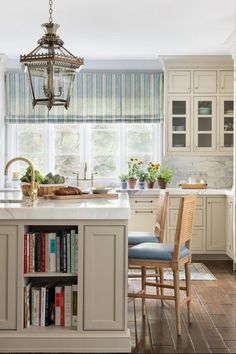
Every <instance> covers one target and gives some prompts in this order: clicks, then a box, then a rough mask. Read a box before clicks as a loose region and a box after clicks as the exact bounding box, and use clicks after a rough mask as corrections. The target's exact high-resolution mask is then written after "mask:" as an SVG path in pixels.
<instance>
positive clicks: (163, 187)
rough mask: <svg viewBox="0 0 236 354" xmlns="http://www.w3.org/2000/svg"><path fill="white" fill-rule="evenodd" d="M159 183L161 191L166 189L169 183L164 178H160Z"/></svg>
mask: <svg viewBox="0 0 236 354" xmlns="http://www.w3.org/2000/svg"><path fill="white" fill-rule="evenodd" d="M157 181H158V184H159V187H160V188H161V189H166V184H167V183H166V182H165V181H164V180H163V179H162V178H158V179H157Z"/></svg>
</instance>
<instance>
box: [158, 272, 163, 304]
mask: <svg viewBox="0 0 236 354" xmlns="http://www.w3.org/2000/svg"><path fill="white" fill-rule="evenodd" d="M159 272H160V283H161V284H163V282H164V272H163V268H159ZM163 295H164V288H161V296H163ZM161 306H162V307H163V306H164V300H163V299H161Z"/></svg>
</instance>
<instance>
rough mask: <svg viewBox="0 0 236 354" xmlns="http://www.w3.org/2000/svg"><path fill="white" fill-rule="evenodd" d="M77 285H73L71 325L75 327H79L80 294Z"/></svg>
mask: <svg viewBox="0 0 236 354" xmlns="http://www.w3.org/2000/svg"><path fill="white" fill-rule="evenodd" d="M77 287H78V286H77V285H74V284H73V285H72V317H71V324H72V326H73V327H76V326H77V303H78V292H77Z"/></svg>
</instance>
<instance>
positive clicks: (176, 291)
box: [173, 270, 181, 336]
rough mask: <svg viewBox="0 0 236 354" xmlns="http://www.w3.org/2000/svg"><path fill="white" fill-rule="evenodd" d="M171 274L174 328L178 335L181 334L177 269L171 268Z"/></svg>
mask: <svg viewBox="0 0 236 354" xmlns="http://www.w3.org/2000/svg"><path fill="white" fill-rule="evenodd" d="M173 276H174V294H175V316H176V330H177V334H178V336H179V335H181V324H180V290H179V271H178V270H173Z"/></svg>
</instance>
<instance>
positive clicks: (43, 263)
mask: <svg viewBox="0 0 236 354" xmlns="http://www.w3.org/2000/svg"><path fill="white" fill-rule="evenodd" d="M41 245H42V249H41V272H45V233H41Z"/></svg>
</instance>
